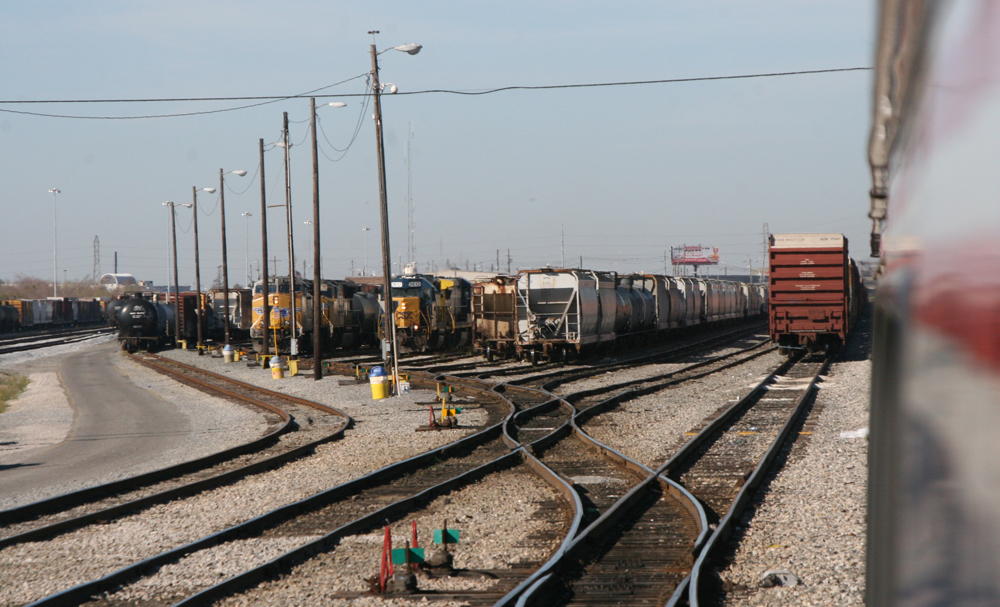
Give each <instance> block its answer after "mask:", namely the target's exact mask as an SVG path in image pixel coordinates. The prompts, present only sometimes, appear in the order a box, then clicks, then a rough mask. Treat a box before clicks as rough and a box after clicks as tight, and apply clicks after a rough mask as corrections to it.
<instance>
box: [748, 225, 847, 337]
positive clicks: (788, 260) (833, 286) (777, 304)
mask: <svg viewBox="0 0 1000 607" xmlns="http://www.w3.org/2000/svg"><path fill="white" fill-rule="evenodd" d="M770 261H771V284H770V286H771V288H770V299H769V304H770V306H769V309H770V312H769V314H768V319H769V324H770V332H771V340H772V341H773V342H774V343H776V344H778V345H779V346H780V347H781V348H782V349H783V351H785V352H790V351H791V350H792V349H797V348H805V349H808V350H811V351H816V350H835V349H837V348H839V347H840V346H841V345H842V344H843V343H844V341H845V340H846V339H847V334H848V333H850V332H851V329H852V328H853V326H854V322H855V320H856V319H857V317H858V312H859V311H860V307H861V306H863V305H864V303H863V302H864V296H863V293H864V287H863V286H862V285H861V278H860V276H859V274H858V270H857V267H856V266H855V265H854V262H853V260H851V258H850V257H848V255H847V238H845V237H844V236H843V234H774V235H772V236H771V247H770Z"/></svg>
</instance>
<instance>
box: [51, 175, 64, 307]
mask: <svg viewBox="0 0 1000 607" xmlns="http://www.w3.org/2000/svg"><path fill="white" fill-rule="evenodd" d="M49 194H52V297H58V294H57V291H56V284H57V283H58V282H59V281H58V277H59V270H58V269H57V268H58V266H57V265H56V251H57V250H58V248H57V243H58V242H59V241H58V239H57V238H56V200H57V199H58V197H59V194H62V190H60V189H59V188H52V189H50V190H49Z"/></svg>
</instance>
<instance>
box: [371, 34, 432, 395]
mask: <svg viewBox="0 0 1000 607" xmlns="http://www.w3.org/2000/svg"><path fill="white" fill-rule="evenodd" d="M368 33H369V34H372V35H373V36H374V35H375V34H377V33H378V30H373V31H370V32H368ZM391 48H392V49H394V50H397V51H400V52H403V53H408V54H410V55H416V54H417V53H419V52H420V49H421V48H423V47H422V46H421V45H419V44H416V43H412V42H411V43H408V44H400V45H399V46H394V47H391ZM386 50H389V49H385V50H383V51H382V52H383V53H384V52H386ZM379 54H380V53H379V52H378V50H377V49H376V48H375V44H374V43H372V45H371V55H372V71H371V75H372V96H373V97H374V98H375V147H376V152H377V154H378V185H379V215H380V218H381V224H382V278H383V284H382V289H383V291H382V301H383V302H384V304H385V309H384V311H383V314H382V316H383V318H384V324H385V338H384V340H383V344H382V352H383V358H384V360H385V362H386V363H387V364H388V363H390V362H391V363H392V377H393V389H394V390H395V391H396V393H397V394H398V390H399V364H398V361H397V360H396V358H397V356H396V353H397V351H398V348H397V344H396V323H395V322H393V318H394V316H395V314H394V310H393V309H392V276H391V273H392V269H391V267H390V265H391V263H392V262H391V260H392V256H391V255H390V251H389V203H388V199H387V196H386V187H385V147H384V144H383V141H382V102H381V97H382V88H383V87H382V86H381V85H379V80H378V56H379ZM396 90H397V89H396V86H395V85H393V86H392V88H390V91H391V92H393V93H394V92H396Z"/></svg>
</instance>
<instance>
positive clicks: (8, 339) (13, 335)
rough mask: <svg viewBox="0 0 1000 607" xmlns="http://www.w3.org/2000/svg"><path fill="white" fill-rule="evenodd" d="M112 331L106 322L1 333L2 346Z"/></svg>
mask: <svg viewBox="0 0 1000 607" xmlns="http://www.w3.org/2000/svg"><path fill="white" fill-rule="evenodd" d="M94 330H99V331H103V330H110V327H108V326H107V323H105V322H104V321H100V322H95V323H90V325H89V326H87V325H84V326H76V327H58V328H53V327H49V328H48V329H22V330H20V331H14V332H10V333H0V345H6V344H10V343H16V342H18V341H21V340H33V339H44V338H47V337H59V336H62V335H66V334H73V333H79V332H81V331H94Z"/></svg>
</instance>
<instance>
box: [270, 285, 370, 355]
mask: <svg viewBox="0 0 1000 607" xmlns="http://www.w3.org/2000/svg"><path fill="white" fill-rule="evenodd" d="M291 284H292V283H291V282H290V281H289V279H288V277H287V276H279V277H277V278H276V279H271V280H269V281H268V287H267V294H266V296H267V303H268V305H269V306H270V310H269V312H270V314H269V315H268V316H269V318H268V329H267V335H266V336H265V334H264V297H265V293H264V284H263V281H258V282H257V283H256V284H255V285H254V288H253V324H252V325H251V328H250V338H251V340H252V342H253V348H254V350H255V351H257V352H262V351H263V348H264V340H265V339H266V340H267V343H268V350H269V351H270V352H272V353H273V352H275V351H277V352H278V353H280V354H302V353H305V352H311V351H312V346H313V318H314V316H313V310H314V308H313V281H311V280H306V279H302V278H296V279H295V319H294V327H295V332H294V337H295V338H296V339H297V344H296V345H297V348H296V351H295V352H292V347H291V346H292V337H293V333H292V326H293V321H292V310H291V308H292V306H291V303H292V296H291ZM320 305H321V318H320V327H319V331H320V343H321V349H322V350H323V351H324V352H329V351H332V350H334V349H337V348H357V347H360V346H363V345H368V344H371V343H374V340H375V322H376V319H377V315H378V312H377V310H378V303H377V302H376V299H375V296H374V295H371V294H369V293H365V292H363V291H362V290H361V288H360V287H359V286H358V285H356V284H354V283H352V282H348V281H333V280H325V281H323V284H322V290H321V296H320Z"/></svg>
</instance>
